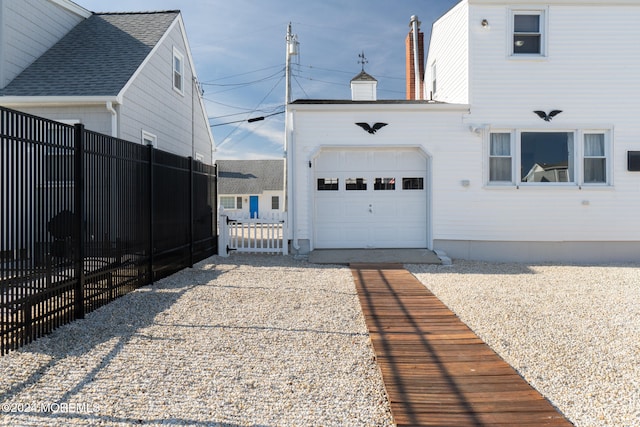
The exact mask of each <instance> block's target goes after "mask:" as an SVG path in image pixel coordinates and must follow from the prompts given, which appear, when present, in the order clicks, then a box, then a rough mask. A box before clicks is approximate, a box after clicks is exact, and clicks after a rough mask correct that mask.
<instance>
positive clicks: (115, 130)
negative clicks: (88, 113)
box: [107, 101, 118, 138]
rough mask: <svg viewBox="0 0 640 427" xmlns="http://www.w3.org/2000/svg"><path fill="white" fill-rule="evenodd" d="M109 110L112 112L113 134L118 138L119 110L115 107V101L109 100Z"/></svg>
mask: <svg viewBox="0 0 640 427" xmlns="http://www.w3.org/2000/svg"><path fill="white" fill-rule="evenodd" d="M107 111H108V112H110V113H111V136H113V137H114V138H118V112H117V111H116V109H115V108H113V102H111V101H107Z"/></svg>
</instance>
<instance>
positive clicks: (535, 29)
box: [511, 11, 545, 56]
mask: <svg viewBox="0 0 640 427" xmlns="http://www.w3.org/2000/svg"><path fill="white" fill-rule="evenodd" d="M512 18H513V20H512V24H513V35H512V43H511V54H512V55H514V56H518V55H538V56H543V55H544V54H545V49H544V46H545V31H544V30H545V28H544V23H545V20H544V12H543V11H513V12H512Z"/></svg>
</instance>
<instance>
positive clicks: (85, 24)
mask: <svg viewBox="0 0 640 427" xmlns="http://www.w3.org/2000/svg"><path fill="white" fill-rule="evenodd" d="M0 23H2V26H1V27H0V44H1V49H0V105H2V106H5V107H9V108H14V109H16V110H20V111H24V112H27V113H30V114H35V115H38V116H41V117H46V118H49V119H53V120H61V121H65V122H67V123H68V122H80V123H83V124H84V125H85V127H86V128H87V129H90V130H93V131H96V132H100V133H104V134H107V135H111V136H115V137H118V138H122V139H126V140H129V141H133V142H140V143H143V144H149V143H151V144H153V145H154V146H156V148H159V149H162V150H165V151H169V152H173V153H176V154H179V155H183V156H191V157H193V158H194V159H196V160H200V161H203V162H205V163H209V164H211V163H212V162H213V156H212V152H213V136H212V134H211V131H210V128H209V125H208V120H207V115H206V111H205V107H204V103H203V100H202V97H201V92H200V90H199V86H198V83H197V77H196V73H195V69H194V65H193V61H192V57H191V52H190V48H189V44H188V41H187V38H186V32H185V28H184V23H183V20H182V16H181V14H180V12H179V11H160V12H144V13H99V14H94V13H91V12H89V11H87V10H85V9H83V8H81V7H80V6H78V5H76V4H75V3H73V2H71V1H67V0H27V1H19V2H18V1H12V0H0ZM25 29H28V33H27V32H26V31H25Z"/></svg>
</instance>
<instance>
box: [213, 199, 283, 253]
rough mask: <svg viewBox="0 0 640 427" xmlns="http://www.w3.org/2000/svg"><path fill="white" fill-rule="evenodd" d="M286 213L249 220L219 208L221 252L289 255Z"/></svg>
mask: <svg viewBox="0 0 640 427" xmlns="http://www.w3.org/2000/svg"><path fill="white" fill-rule="evenodd" d="M288 241H289V239H288V237H287V219H286V212H278V213H276V214H270V215H268V217H266V218H250V217H249V216H248V215H246V216H242V215H238V214H236V213H231V212H227V211H225V210H224V208H223V207H220V212H219V216H218V248H219V249H218V253H219V254H220V256H223V257H227V256H229V252H231V251H237V252H253V253H282V254H283V255H288V254H289V247H288Z"/></svg>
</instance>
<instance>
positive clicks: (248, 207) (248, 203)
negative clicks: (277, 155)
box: [216, 159, 284, 219]
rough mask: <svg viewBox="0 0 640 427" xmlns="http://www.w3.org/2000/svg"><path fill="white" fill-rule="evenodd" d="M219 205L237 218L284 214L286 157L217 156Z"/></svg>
mask: <svg viewBox="0 0 640 427" xmlns="http://www.w3.org/2000/svg"><path fill="white" fill-rule="evenodd" d="M216 165H217V167H218V206H220V207H222V208H223V209H224V210H225V211H226V213H227V214H228V215H230V216H231V217H234V218H267V219H271V218H280V217H281V216H282V212H284V160H276V159H272V160H217V161H216Z"/></svg>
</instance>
